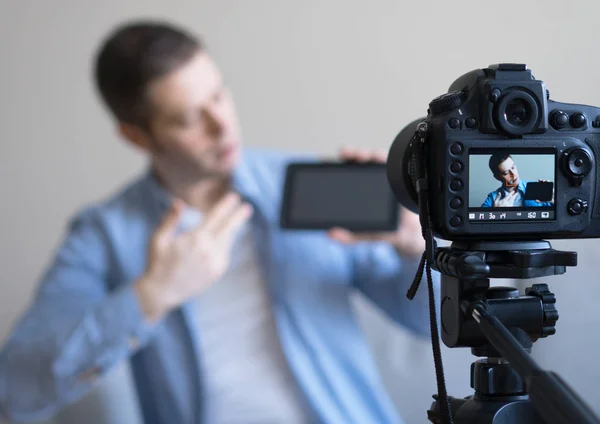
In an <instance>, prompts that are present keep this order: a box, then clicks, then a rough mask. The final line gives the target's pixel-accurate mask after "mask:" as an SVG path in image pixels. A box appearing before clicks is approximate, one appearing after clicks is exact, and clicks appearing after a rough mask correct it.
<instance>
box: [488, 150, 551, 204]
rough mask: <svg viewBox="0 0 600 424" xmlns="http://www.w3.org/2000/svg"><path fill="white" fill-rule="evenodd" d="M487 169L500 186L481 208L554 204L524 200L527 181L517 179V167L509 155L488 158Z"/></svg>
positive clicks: (499, 154)
mask: <svg viewBox="0 0 600 424" xmlns="http://www.w3.org/2000/svg"><path fill="white" fill-rule="evenodd" d="M489 167H490V171H492V174H493V175H494V178H496V179H497V180H498V181H500V183H501V184H502V185H501V186H500V187H499V188H498V189H497V190H494V191H492V192H491V193H489V194H488V195H487V197H486V199H485V200H484V202H483V204H482V205H481V207H482V208H491V207H494V208H499V207H530V206H552V204H553V203H554V200H551V201H548V202H542V201H540V200H529V199H525V192H526V190H527V181H523V180H521V179H520V178H519V171H518V169H517V165H516V164H515V162H514V160H513V158H512V157H511V156H510V155H509V154H506V153H494V154H493V155H492V156H490V160H489ZM539 181H540V182H544V181H546V180H539Z"/></svg>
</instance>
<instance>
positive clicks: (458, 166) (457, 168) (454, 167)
mask: <svg viewBox="0 0 600 424" xmlns="http://www.w3.org/2000/svg"><path fill="white" fill-rule="evenodd" d="M463 169H464V166H463V163H462V162H461V161H459V160H455V161H454V162H452V164H450V172H452V173H453V174H458V173H459V172H462V170H463Z"/></svg>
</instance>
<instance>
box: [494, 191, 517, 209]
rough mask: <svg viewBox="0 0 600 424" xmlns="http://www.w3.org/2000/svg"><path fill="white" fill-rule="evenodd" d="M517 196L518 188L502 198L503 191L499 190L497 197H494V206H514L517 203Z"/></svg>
mask: <svg viewBox="0 0 600 424" xmlns="http://www.w3.org/2000/svg"><path fill="white" fill-rule="evenodd" d="M516 196H517V190H514V191H511V192H509V193H508V194H507V195H506V196H504V198H502V191H500V190H498V195H497V196H496V199H494V207H495V208H500V207H503V206H512V205H513V204H514V203H515V197H516Z"/></svg>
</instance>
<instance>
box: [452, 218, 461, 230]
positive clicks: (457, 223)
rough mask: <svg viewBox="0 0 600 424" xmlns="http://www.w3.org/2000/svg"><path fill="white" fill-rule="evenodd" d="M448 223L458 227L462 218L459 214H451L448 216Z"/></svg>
mask: <svg viewBox="0 0 600 424" xmlns="http://www.w3.org/2000/svg"><path fill="white" fill-rule="evenodd" d="M450 225H451V226H452V227H460V226H461V225H462V218H461V217H460V216H453V217H452V218H450Z"/></svg>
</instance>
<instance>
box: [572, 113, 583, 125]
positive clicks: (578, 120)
mask: <svg viewBox="0 0 600 424" xmlns="http://www.w3.org/2000/svg"><path fill="white" fill-rule="evenodd" d="M586 122H587V119H586V118H585V115H584V114H583V113H579V112H578V113H575V114H573V116H571V124H572V125H573V126H574V127H575V128H581V127H583V126H584V125H585V124H586Z"/></svg>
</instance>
